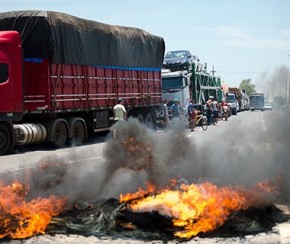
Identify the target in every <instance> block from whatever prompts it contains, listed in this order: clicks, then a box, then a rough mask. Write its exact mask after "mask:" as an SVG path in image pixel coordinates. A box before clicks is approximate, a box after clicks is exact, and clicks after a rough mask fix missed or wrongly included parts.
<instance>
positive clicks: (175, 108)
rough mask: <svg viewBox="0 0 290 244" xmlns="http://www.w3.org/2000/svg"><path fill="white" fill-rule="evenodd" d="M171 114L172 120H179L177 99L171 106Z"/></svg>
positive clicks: (179, 112) (179, 113)
mask: <svg viewBox="0 0 290 244" xmlns="http://www.w3.org/2000/svg"><path fill="white" fill-rule="evenodd" d="M171 113H172V117H173V118H180V115H181V111H180V106H179V104H178V99H177V98H176V99H175V100H174V103H173V105H172V106H171Z"/></svg>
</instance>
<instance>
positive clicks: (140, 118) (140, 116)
mask: <svg viewBox="0 0 290 244" xmlns="http://www.w3.org/2000/svg"><path fill="white" fill-rule="evenodd" d="M137 119H138V120H139V122H140V123H141V124H142V123H144V117H143V115H142V114H138V116H137Z"/></svg>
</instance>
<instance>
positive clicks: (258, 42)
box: [214, 26, 290, 50]
mask: <svg viewBox="0 0 290 244" xmlns="http://www.w3.org/2000/svg"><path fill="white" fill-rule="evenodd" d="M214 30H215V31H216V32H217V33H218V34H219V35H221V36H222V37H223V38H222V41H221V42H222V43H223V44H224V45H228V46H231V47H241V48H254V49H257V48H259V49H261V48H263V49H264V48H267V49H287V50H288V49H289V46H290V41H289V39H284V38H283V37H282V36H281V34H279V32H275V33H272V32H271V33H267V35H265V33H262V32H256V33H254V34H252V33H250V32H249V31H247V30H243V29H238V28H235V27H231V26H219V27H217V28H215V29H214ZM280 33H282V34H283V35H284V36H290V30H284V31H281V32H280ZM262 34H264V35H262ZM279 37H280V38H279Z"/></svg>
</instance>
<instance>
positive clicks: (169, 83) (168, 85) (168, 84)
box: [162, 77, 183, 90]
mask: <svg viewBox="0 0 290 244" xmlns="http://www.w3.org/2000/svg"><path fill="white" fill-rule="evenodd" d="M182 87H183V84H182V79H181V78H180V77H177V78H162V90H177V89H178V90H179V89H182Z"/></svg>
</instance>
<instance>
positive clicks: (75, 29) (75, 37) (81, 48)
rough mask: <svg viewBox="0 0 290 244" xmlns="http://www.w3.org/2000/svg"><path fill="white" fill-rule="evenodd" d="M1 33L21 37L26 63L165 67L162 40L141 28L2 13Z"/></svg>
mask: <svg viewBox="0 0 290 244" xmlns="http://www.w3.org/2000/svg"><path fill="white" fill-rule="evenodd" d="M1 30H15V31H18V32H19V33H20V35H21V41H22V47H23V50H24V58H27V59H29V58H31V59H32V58H44V59H49V60H50V61H51V62H52V63H55V64H80V65H100V66H108V65H109V66H116V67H117V66H122V67H151V68H154V67H158V68H159V67H161V66H162V63H163V56H164V41H163V39H162V38H161V37H158V36H155V35H152V34H150V33H148V32H146V31H144V30H142V29H139V28H133V27H124V26H116V25H109V24H104V23H101V22H96V21H92V20H86V19H81V18H78V17H75V16H72V15H68V14H65V13H59V12H54V11H35V10H31V11H12V12H6V13H0V31H1Z"/></svg>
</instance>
